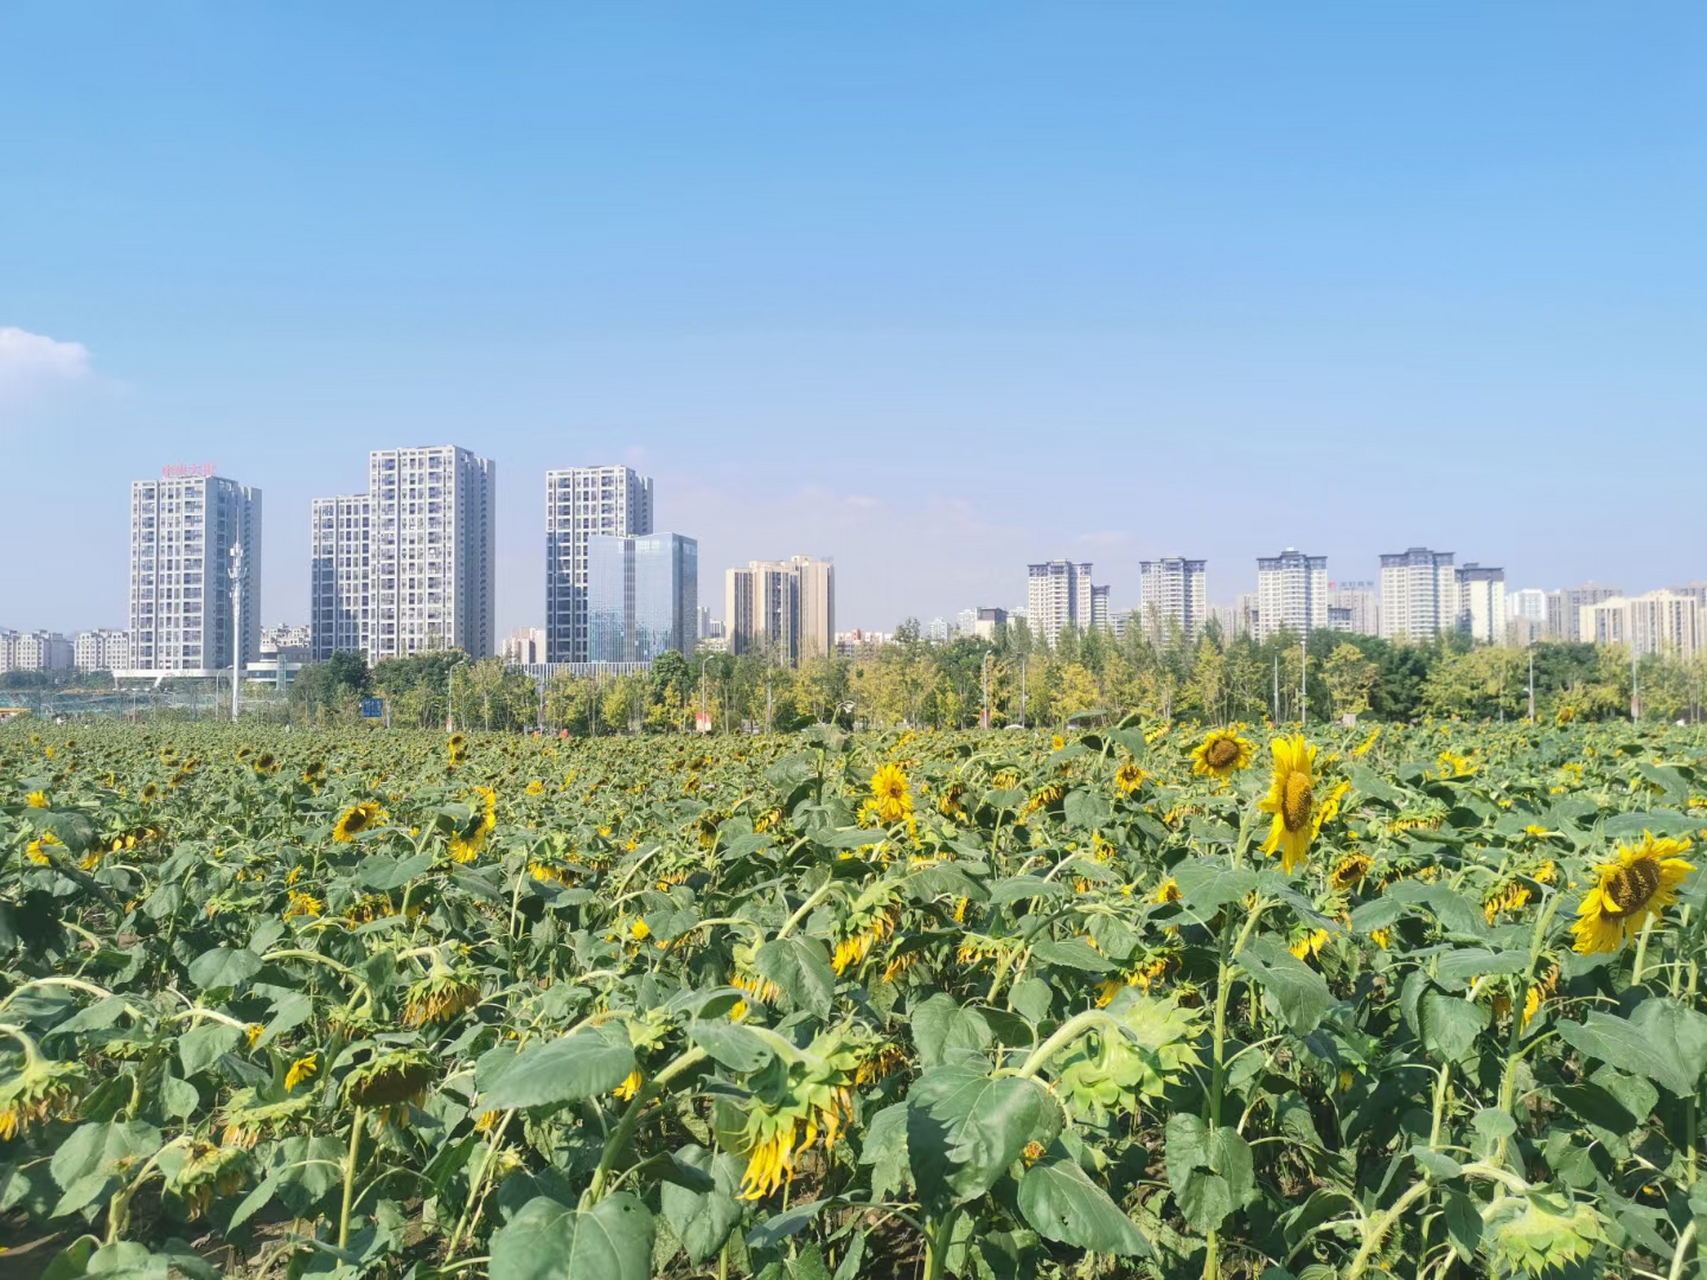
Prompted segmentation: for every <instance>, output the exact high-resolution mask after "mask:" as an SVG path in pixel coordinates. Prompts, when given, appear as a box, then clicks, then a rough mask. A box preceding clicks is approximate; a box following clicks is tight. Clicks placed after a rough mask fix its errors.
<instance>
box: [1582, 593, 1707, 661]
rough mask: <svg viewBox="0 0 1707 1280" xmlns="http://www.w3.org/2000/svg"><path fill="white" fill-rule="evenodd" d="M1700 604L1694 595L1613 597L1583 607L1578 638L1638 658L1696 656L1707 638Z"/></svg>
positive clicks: (1662, 594) (1656, 594)
mask: <svg viewBox="0 0 1707 1280" xmlns="http://www.w3.org/2000/svg"><path fill="white" fill-rule="evenodd" d="M1702 630H1703V618H1702V611H1701V606H1700V604H1699V603H1698V602H1697V601H1696V599H1695V597H1694V596H1692V595H1682V594H1679V593H1678V592H1675V591H1650V592H1649V593H1648V594H1647V595H1645V596H1630V597H1628V598H1626V597H1624V596H1610V597H1608V598H1606V599H1604V600H1597V601H1595V602H1594V603H1593V604H1585V605H1583V606H1581V612H1580V613H1579V615H1578V619H1577V633H1578V635H1579V637H1580V638H1581V639H1582V640H1584V641H1587V642H1591V643H1593V644H1622V645H1627V646H1629V647H1630V648H1631V649H1632V650H1633V651H1634V652H1635V653H1636V655H1637V656H1639V657H1647V656H1648V655H1649V654H1655V653H1669V654H1672V655H1674V656H1676V657H1679V658H1689V657H1693V656H1694V654H1695V652H1696V650H1698V649H1700V648H1701V647H1702V644H1703V642H1704V637H1703V634H1702Z"/></svg>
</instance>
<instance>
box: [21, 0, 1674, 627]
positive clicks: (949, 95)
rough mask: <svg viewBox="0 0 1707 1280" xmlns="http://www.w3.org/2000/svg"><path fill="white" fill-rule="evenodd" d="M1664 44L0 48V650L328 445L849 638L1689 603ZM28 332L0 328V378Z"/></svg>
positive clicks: (1465, 7)
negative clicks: (1078, 610) (1061, 619)
mask: <svg viewBox="0 0 1707 1280" xmlns="http://www.w3.org/2000/svg"><path fill="white" fill-rule="evenodd" d="M1704 56H1707V8H1704V7H1702V6H1701V5H1699V4H1650V5H1641V6H1613V5H1605V4H1592V5H1591V4H1571V3H1558V2H1557V0H1553V2H1550V3H1535V4H1518V3H1511V4H1499V5H1488V4H1481V3H1474V4H1472V3H1464V4H1452V3H1427V4H1422V3H1418V4H1405V3H1395V4H1380V5H1370V4H1350V3H1347V4H1309V3H1303V4H1290V5H1255V4H1252V5H1241V6H1234V5H1220V4H1213V3H1191V4H1185V3H1180V4H1167V5H1162V4H1145V3H1120V4H1106V5H1095V4H1053V5H1044V4H1036V5H1015V4H1001V3H955V2H953V0H948V2H945V3H938V4H933V5H898V4H886V3H870V4H864V5H857V6H856V5H799V4H742V3H729V4H720V5H706V4H688V3H683V4H664V3H655V4H647V5H634V4H609V5H604V4H588V3H580V4H550V5H545V4H541V5H537V6H529V5H524V4H508V5H502V6H469V5H449V4H431V3H415V4H410V5H401V4H375V5H362V6H349V5H337V4H330V3H299V4H291V5H284V4H273V5H247V6H236V5H221V4H213V3H205V4H190V3H169V2H163V3H161V4H157V5H149V6H138V5H131V4H123V3H117V2H114V3H103V4H95V3H82V2H80V0H21V2H20V0H12V3H9V4H8V5H6V6H5V7H4V8H3V9H0V86H4V89H3V92H4V99H5V103H6V113H5V119H6V121H7V125H6V128H5V130H4V132H3V134H0V137H3V139H4V141H3V142H0V331H5V332H0V451H3V452H0V456H3V457H4V459H5V465H4V468H3V471H4V490H5V492H6V495H7V496H6V499H5V501H3V502H0V546H5V547H6V548H7V549H8V554H6V555H4V556H0V626H15V627H29V626H52V627H58V628H66V629H69V628H76V627H83V626H95V625H116V624H118V623H119V622H120V621H121V620H122V617H123V612H124V593H125V577H124V575H125V547H126V543H125V538H126V503H127V489H126V487H127V485H128V482H129V481H130V480H132V479H135V478H140V477H145V476H150V475H154V474H157V473H158V468H159V466H160V465H161V464H162V463H166V462H178V461H188V462H197V461H214V462H216V463H218V465H219V467H220V470H221V472H222V473H224V474H227V475H231V476H235V477H237V478H239V479H241V480H243V481H245V482H247V483H251V484H256V485H259V486H261V487H262V488H263V489H264V491H265V507H266V515H265V521H266V523H265V550H264V559H265V566H264V599H265V608H266V613H267V617H268V620H269V621H271V620H275V619H280V620H299V619H302V618H303V617H305V615H306V602H307V561H308V556H307V537H308V503H309V499H310V498H311V497H313V496H315V495H318V494H323V493H333V492H346V491H351V490H354V489H357V488H359V487H360V485H361V484H362V482H363V477H364V475H365V461H366V451H367V449H369V448H370V447H379V446H391V445H398V444H427V443H457V444H462V445H465V446H467V447H470V448H473V449H475V450H478V451H480V452H482V453H484V454H486V455H488V456H490V457H493V458H496V459H497V461H498V475H499V501H500V507H501V517H500V522H499V533H498V538H499V558H500V569H499V581H498V590H499V594H498V613H499V618H498V621H499V625H500V627H501V628H502V629H505V630H508V629H509V628H511V627H515V626H523V625H532V624H535V623H537V622H538V621H539V620H540V619H541V618H542V616H543V586H542V574H543V541H544V538H543V531H542V525H543V505H544V478H543V477H544V472H545V470H546V468H548V467H551V466H572V465H580V464H587V463H602V462H613V461H630V462H633V463H634V464H636V465H638V466H641V467H642V468H644V469H645V470H647V471H648V472H649V473H650V474H652V475H653V476H654V477H655V479H656V482H657V495H658V496H657V506H658V525H659V527H660V528H666V529H671V530H675V531H678V532H683V533H688V534H692V535H695V536H697V537H698V538H699V539H700V548H701V565H702V582H701V595H702V599H704V600H707V601H709V602H711V603H712V604H713V608H714V612H720V611H721V600H722V570H723V568H724V567H726V566H727V565H729V564H732V563H736V562H738V561H745V560H746V559H749V558H753V557H774V556H786V555H790V554H794V553H808V554H818V555H832V556H834V557H835V558H836V561H837V564H838V577H839V595H840V599H839V601H838V608H839V614H840V621H841V623H842V625H844V626H854V625H863V626H867V627H877V628H886V627H888V626H890V625H892V624H893V623H894V622H895V621H896V620H897V619H898V618H900V617H902V616H905V615H908V614H914V615H918V616H921V617H923V618H929V617H931V616H933V615H937V614H944V615H952V613H953V612H954V611H955V610H957V609H959V608H962V607H965V606H969V605H975V604H1013V603H1018V602H1020V601H1021V600H1022V599H1023V592H1024V565H1025V563H1026V561H1028V560H1033V559H1045V558H1051V557H1058V556H1071V557H1074V558H1080V559H1089V560H1091V561H1093V562H1094V563H1095V564H1096V566H1097V573H1096V576H1097V579H1098V580H1099V581H1107V582H1110V583H1112V585H1113V588H1114V596H1115V603H1116V606H1117V607H1124V606H1130V605H1132V604H1135V603H1136V596H1137V587H1138V571H1137V562H1138V560H1139V559H1140V558H1142V557H1144V556H1147V555H1155V554H1165V553H1183V554H1189V555H1200V556H1206V557H1208V559H1209V561H1210V566H1209V568H1210V592H1211V597H1212V598H1213V599H1216V600H1224V601H1230V600H1231V599H1232V597H1233V596H1234V595H1235V594H1236V593H1237V592H1239V591H1243V590H1248V589H1250V588H1251V586H1252V585H1253V584H1254V579H1255V565H1254V558H1255V557H1256V556H1257V555H1259V554H1274V553H1275V552H1277V551H1278V550H1279V549H1280V548H1281V547H1283V546H1289V545H1290V546H1297V547H1300V548H1302V549H1304V550H1307V551H1310V552H1311V553H1313V554H1326V555H1328V556H1329V557H1330V560H1329V568H1330V573H1331V575H1332V576H1333V577H1335V578H1341V579H1348V578H1349V579H1354V578H1367V577H1373V576H1374V575H1375V556H1376V554H1377V553H1378V552H1380V551H1384V550H1396V549H1402V548H1403V547H1406V546H1409V545H1412V544H1424V545H1429V546H1434V547H1437V548H1446V549H1451V550H1455V551H1457V552H1458V553H1459V556H1460V559H1461V560H1469V559H1475V560H1480V561H1481V562H1483V563H1494V564H1503V565H1505V566H1506V568H1507V570H1508V580H1509V582H1510V585H1512V586H1514V587H1516V586H1526V585H1536V586H1543V587H1555V586H1560V585H1565V584H1567V583H1570V582H1576V581H1580V580H1582V579H1585V578H1589V577H1593V578H1596V579H1599V580H1601V581H1611V582H1616V583H1620V584H1623V585H1625V586H1627V587H1628V588H1630V589H1632V590H1637V589H1646V588H1649V587H1652V586H1660V585H1666V584H1668V583H1671V582H1674V581H1683V580H1686V579H1690V578H1699V577H1707V542H1704V540H1703V538H1702V537H1701V534H1700V517H1699V505H1700V500H1699V493H1700V489H1701V477H1702V475H1703V468H1704V464H1707V430H1704V427H1707V374H1704V370H1707V362H1704V361H1703V359H1702V355H1701V353H1702V350H1703V348H1704V345H1707V343H1704V340H1707V253H1704V252H1703V249H1702V243H1701V228H1702V227H1703V226H1707V164H1704V161H1707V130H1704V128H1703V124H1704V108H1707V78H1703V77H1702V76H1701V74H1700V68H1701V66H1702V65H1703V59H1704ZM14 330H15V331H17V332H11V331H14Z"/></svg>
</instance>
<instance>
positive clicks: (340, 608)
mask: <svg viewBox="0 0 1707 1280" xmlns="http://www.w3.org/2000/svg"><path fill="white" fill-rule="evenodd" d="M308 528H309V535H308V536H309V588H308V627H309V633H310V636H311V639H310V642H309V651H310V653H311V654H312V655H313V658H314V661H316V662H324V661H326V659H328V658H330V657H331V656H332V655H333V654H334V653H361V654H366V653H367V651H368V626H369V623H370V621H371V620H372V617H373V612H372V610H373V583H372V577H371V574H370V571H371V569H372V567H373V566H372V559H373V536H372V534H373V528H372V508H371V505H370V504H369V502H368V496H367V494H365V493H358V494H346V495H343V496H341V497H337V498H316V499H314V503H313V507H312V510H311V513H310V515H309V521H308Z"/></svg>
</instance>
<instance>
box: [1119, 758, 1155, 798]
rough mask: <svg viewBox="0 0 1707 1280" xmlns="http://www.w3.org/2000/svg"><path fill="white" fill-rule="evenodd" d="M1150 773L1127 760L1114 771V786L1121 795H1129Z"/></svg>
mask: <svg viewBox="0 0 1707 1280" xmlns="http://www.w3.org/2000/svg"><path fill="white" fill-rule="evenodd" d="M1149 776H1150V775H1149V774H1147V773H1145V772H1144V770H1142V769H1140V768H1139V767H1138V766H1137V765H1135V764H1133V763H1132V762H1131V761H1130V760H1128V761H1127V762H1126V763H1125V764H1123V765H1121V766H1120V768H1118V769H1116V770H1115V771H1114V785H1115V788H1116V789H1117V790H1118V791H1119V792H1120V794H1121V795H1123V796H1129V795H1131V794H1132V793H1133V792H1134V791H1136V790H1138V788H1139V787H1141V786H1143V785H1144V779H1145V778H1147V777H1149Z"/></svg>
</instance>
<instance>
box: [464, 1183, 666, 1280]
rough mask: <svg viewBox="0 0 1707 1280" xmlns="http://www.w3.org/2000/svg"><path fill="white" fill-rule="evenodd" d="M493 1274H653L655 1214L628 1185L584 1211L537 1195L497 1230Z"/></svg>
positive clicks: (577, 1278) (516, 1277) (635, 1278)
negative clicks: (653, 1219) (653, 1224)
mask: <svg viewBox="0 0 1707 1280" xmlns="http://www.w3.org/2000/svg"><path fill="white" fill-rule="evenodd" d="M488 1274H489V1275H490V1276H491V1280H650V1277H651V1274H652V1215H651V1214H650V1213H648V1212H647V1210H646V1206H645V1205H643V1204H642V1203H641V1202H640V1201H639V1200H637V1199H635V1198H634V1197H633V1196H631V1195H630V1194H628V1192H626V1191H618V1192H616V1193H615V1194H614V1195H609V1196H606V1197H605V1198H604V1199H603V1200H600V1201H599V1202H598V1203H597V1204H596V1205H594V1206H593V1207H592V1208H591V1209H589V1210H587V1211H585V1212H582V1211H581V1210H579V1209H571V1208H569V1207H568V1206H566V1205H561V1204H558V1203H557V1201H555V1200H551V1199H548V1198H547V1197H545V1196H535V1197H534V1198H533V1199H532V1200H529V1201H528V1202H527V1203H526V1204H525V1205H523V1206H522V1208H521V1211H520V1212H518V1213H517V1214H516V1216H515V1217H513V1218H511V1219H510V1221H509V1222H507V1223H506V1224H505V1225H504V1226H503V1227H501V1228H499V1229H498V1231H497V1232H496V1233H494V1234H493V1236H492V1263H491V1268H490V1270H489V1272H488Z"/></svg>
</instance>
